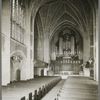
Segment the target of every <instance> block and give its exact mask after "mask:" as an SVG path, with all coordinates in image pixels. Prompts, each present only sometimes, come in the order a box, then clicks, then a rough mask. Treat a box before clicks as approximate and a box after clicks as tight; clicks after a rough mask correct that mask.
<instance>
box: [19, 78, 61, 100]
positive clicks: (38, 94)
mask: <svg viewBox="0 0 100 100" xmlns="http://www.w3.org/2000/svg"><path fill="white" fill-rule="evenodd" d="M60 81H61V77H58V78H57V79H55V80H52V81H51V82H50V83H48V84H46V85H43V86H42V87H40V88H39V89H38V90H35V91H34V92H33V93H32V92H30V93H29V94H28V98H26V96H23V97H22V98H21V99H20V100H41V99H42V98H43V97H44V96H45V95H46V94H47V93H48V92H49V91H50V90H51V89H52V88H53V87H54V86H55V85H56V84H57V83H59V82H60Z"/></svg>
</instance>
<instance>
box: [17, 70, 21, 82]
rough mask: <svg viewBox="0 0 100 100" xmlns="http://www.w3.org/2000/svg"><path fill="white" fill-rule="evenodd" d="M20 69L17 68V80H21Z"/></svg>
mask: <svg viewBox="0 0 100 100" xmlns="http://www.w3.org/2000/svg"><path fill="white" fill-rule="evenodd" d="M20 73H21V72H20V69H17V71H16V81H20Z"/></svg>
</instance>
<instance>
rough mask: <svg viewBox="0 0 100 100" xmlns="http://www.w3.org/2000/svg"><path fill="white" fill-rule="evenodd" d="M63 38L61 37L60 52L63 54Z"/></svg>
mask: <svg viewBox="0 0 100 100" xmlns="http://www.w3.org/2000/svg"><path fill="white" fill-rule="evenodd" d="M62 46H63V39H62V38H61V37H60V38H59V54H63V48H62Z"/></svg>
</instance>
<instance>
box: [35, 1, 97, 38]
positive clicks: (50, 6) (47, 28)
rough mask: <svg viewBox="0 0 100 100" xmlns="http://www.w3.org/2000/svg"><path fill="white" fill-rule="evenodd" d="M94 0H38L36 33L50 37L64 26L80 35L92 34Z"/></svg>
mask: <svg viewBox="0 0 100 100" xmlns="http://www.w3.org/2000/svg"><path fill="white" fill-rule="evenodd" d="M37 1H38V0H37ZM95 1H97V0H40V4H39V6H40V5H41V6H40V7H39V9H38V11H37V14H36V16H37V17H36V20H37V22H36V23H37V27H38V31H39V32H38V33H39V34H40V35H41V36H42V35H43V33H44V34H45V35H47V37H48V38H50V39H51V38H52V37H53V36H54V34H55V33H59V32H60V31H61V30H63V29H65V28H69V29H71V30H73V31H76V32H78V33H80V35H81V36H82V37H84V36H87V35H88V34H92V28H93V27H92V25H93V17H92V16H93V13H95V12H93V11H95V10H94V9H96V8H95V6H96V5H95V4H96V3H95ZM34 4H35V3H34Z"/></svg>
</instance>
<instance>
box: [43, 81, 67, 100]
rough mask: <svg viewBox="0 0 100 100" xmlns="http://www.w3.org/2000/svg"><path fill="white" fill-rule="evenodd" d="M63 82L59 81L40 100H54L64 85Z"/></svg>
mask: <svg viewBox="0 0 100 100" xmlns="http://www.w3.org/2000/svg"><path fill="white" fill-rule="evenodd" d="M64 82H65V80H61V81H60V82H59V83H58V84H57V85H56V86H55V87H54V88H53V89H52V90H51V91H50V92H48V94H46V95H45V96H44V97H43V98H42V99H41V100H54V99H55V98H56V97H57V94H58V93H59V90H60V89H61V88H62V86H63V85H64Z"/></svg>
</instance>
